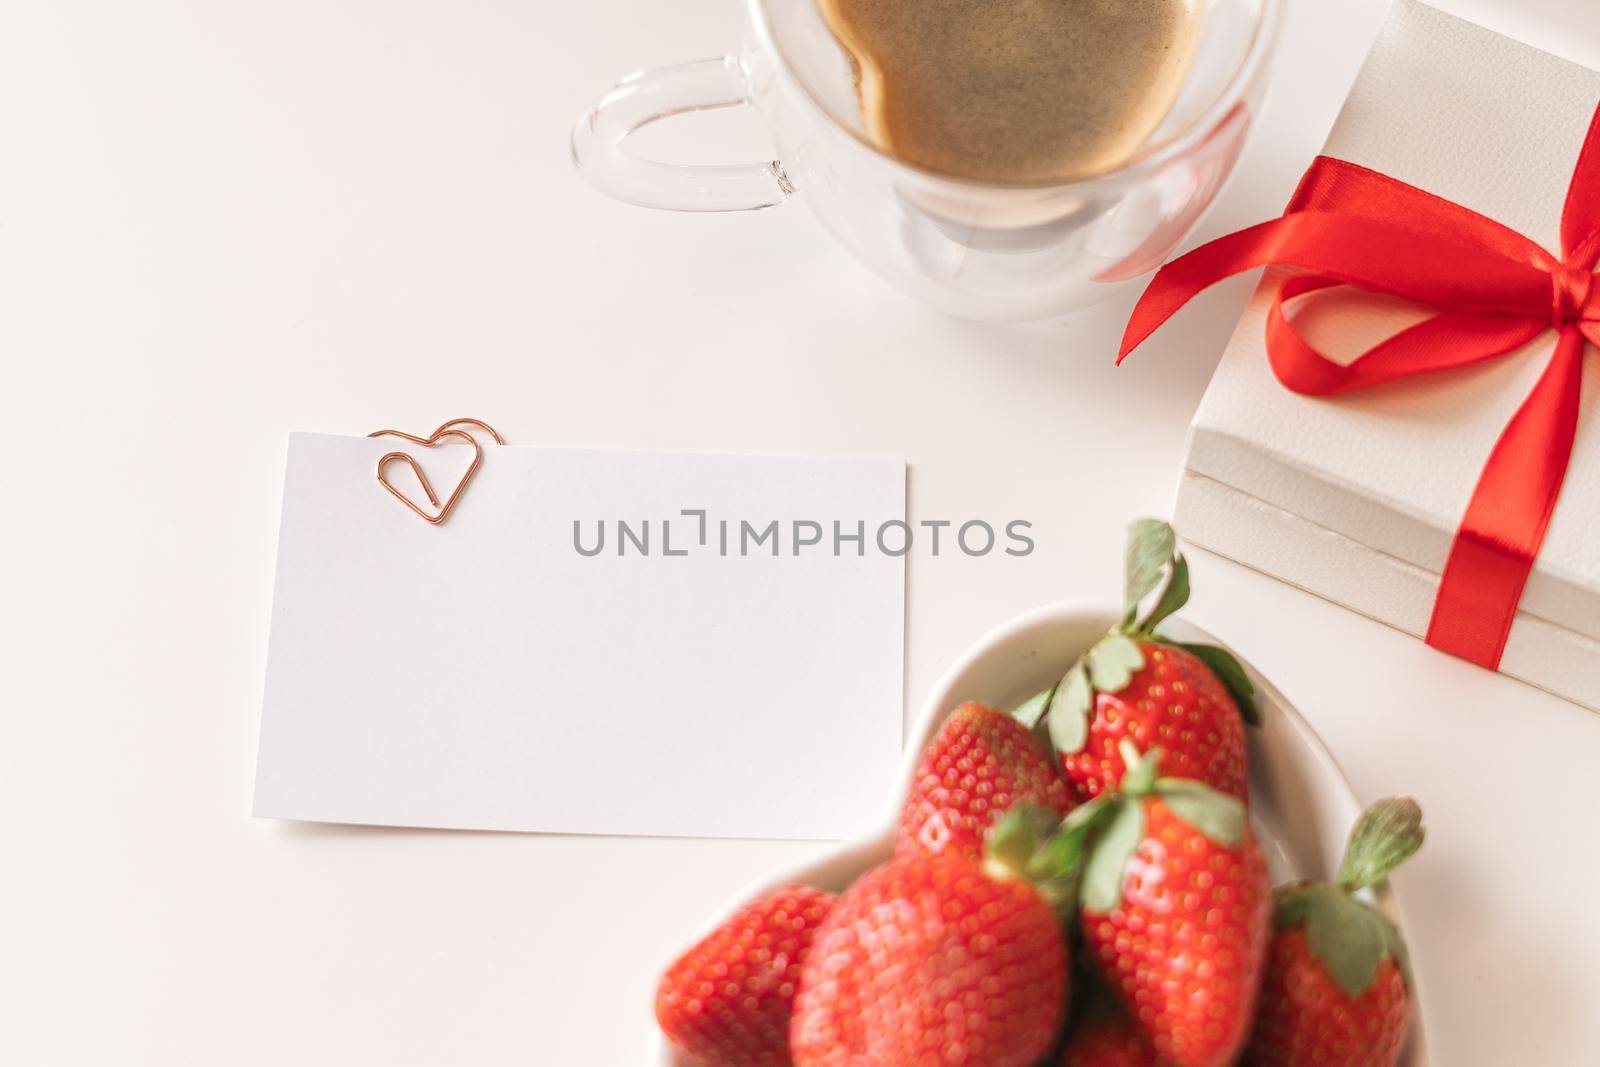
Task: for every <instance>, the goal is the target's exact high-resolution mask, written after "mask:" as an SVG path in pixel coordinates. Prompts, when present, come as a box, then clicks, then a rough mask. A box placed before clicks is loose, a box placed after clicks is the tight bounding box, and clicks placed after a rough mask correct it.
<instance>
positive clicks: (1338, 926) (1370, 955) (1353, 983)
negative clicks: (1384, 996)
mask: <svg viewBox="0 0 1600 1067" xmlns="http://www.w3.org/2000/svg"><path fill="white" fill-rule="evenodd" d="M1383 925H1384V924H1383V919H1382V917H1381V916H1379V915H1378V914H1377V913H1376V912H1374V911H1372V910H1371V909H1370V908H1368V907H1367V906H1366V905H1364V904H1362V903H1361V902H1359V901H1357V900H1355V899H1354V898H1352V897H1350V896H1349V895H1348V894H1346V893H1344V892H1342V891H1340V890H1339V889H1337V888H1335V887H1333V886H1322V887H1319V889H1318V890H1316V891H1313V892H1310V893H1308V894H1307V897H1306V908H1305V931H1306V944H1307V945H1308V946H1310V948H1311V952H1312V954H1313V955H1315V956H1316V957H1317V959H1319V960H1321V961H1322V965H1323V966H1324V967H1326V968H1327V969H1328V976H1329V977H1330V978H1332V979H1333V980H1334V982H1336V983H1337V984H1338V986H1339V988H1340V989H1343V990H1344V991H1345V992H1346V993H1348V994H1349V995H1350V996H1352V997H1359V996H1360V995H1361V994H1363V993H1365V992H1366V991H1367V990H1368V989H1371V988H1372V983H1373V982H1375V981H1377V978H1378V964H1379V963H1381V962H1382V961H1383V958H1384V957H1385V956H1386V955H1388V945H1387V938H1386V936H1385V934H1384V929H1383Z"/></svg>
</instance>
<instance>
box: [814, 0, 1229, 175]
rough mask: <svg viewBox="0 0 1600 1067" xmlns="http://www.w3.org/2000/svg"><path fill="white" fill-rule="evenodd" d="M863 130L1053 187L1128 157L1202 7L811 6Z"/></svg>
mask: <svg viewBox="0 0 1600 1067" xmlns="http://www.w3.org/2000/svg"><path fill="white" fill-rule="evenodd" d="M818 3H819V4H820V5H821V8H822V12H823V16H824V17H825V19H826V20H827V22H828V25H829V27H830V29H832V31H833V33H834V36H835V37H836V38H838V40H839V42H840V44H841V45H842V46H843V47H844V49H845V51H846V52H847V53H848V54H849V55H850V57H851V59H852V60H853V61H854V63H855V67H856V75H857V87H858V90H859V93H860V97H861V108H862V114H863V117H864V119H865V123H866V128H867V132H868V134H869V135H870V136H871V137H872V139H873V140H874V141H875V142H876V143H877V144H878V145H879V147H881V148H883V149H884V150H885V151H887V152H889V153H891V154H893V155H895V156H897V157H899V158H901V159H904V160H906V161H907V162H910V163H914V164H917V165H919V166H922V167H926V168H928V169H930V170H935V171H939V172H942V173H945V174H950V175H954V176H956V177H962V178H970V179H975V180H980V181H999V182H1041V181H1052V180H1065V179H1071V178H1074V177H1081V176H1084V175H1087V174H1093V173H1095V172H1098V171H1103V170H1106V169H1108V168H1111V167H1114V166H1116V165H1117V164H1118V163H1121V162H1123V161H1124V160H1126V159H1127V158H1129V157H1130V156H1131V155H1133V154H1134V153H1135V152H1136V151H1137V150H1138V148H1139V146H1140V145H1141V144H1142V143H1144V141H1145V140H1146V138H1148V137H1149V136H1150V134H1151V133H1152V132H1153V131H1154V130H1155V128H1156V127H1157V126H1158V125H1159V124H1160V123H1161V120H1162V118H1163V117H1164V116H1165V115H1166V114H1167V112H1168V110H1170V109H1171V107H1172V103H1173V100H1174V99H1175V98H1176V97H1177V94H1178V88H1179V86H1180V85H1181V84H1182V82H1183V79H1184V76H1185V74H1186V73H1187V71H1188V68H1189V62H1190V58H1191V56H1192V54H1193V52H1194V48H1195V43H1196V41H1197V39H1198V37H1199V30H1200V23H1201V20H1202V18H1203V14H1204V10H1203V5H1204V0H818Z"/></svg>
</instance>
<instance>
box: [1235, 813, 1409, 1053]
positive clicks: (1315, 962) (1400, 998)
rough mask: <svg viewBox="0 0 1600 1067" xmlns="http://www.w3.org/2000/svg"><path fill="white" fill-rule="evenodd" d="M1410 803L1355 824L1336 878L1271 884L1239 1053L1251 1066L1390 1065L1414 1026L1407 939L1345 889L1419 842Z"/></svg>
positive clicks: (1383, 871) (1373, 880)
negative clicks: (1271, 922)
mask: <svg viewBox="0 0 1600 1067" xmlns="http://www.w3.org/2000/svg"><path fill="white" fill-rule="evenodd" d="M1422 839H1423V829H1422V809H1420V808H1419V807H1417V804H1416V801H1414V800H1409V799H1404V800H1384V801H1380V802H1378V803H1377V804H1374V805H1373V806H1372V807H1371V808H1370V809H1368V811H1367V812H1366V814H1365V815H1363V816H1362V817H1361V819H1360V820H1359V821H1358V822H1357V823H1356V827H1355V830H1354V831H1353V832H1352V833H1351V835H1350V846H1349V848H1348V850H1347V851H1346V852H1345V859H1344V863H1343V865H1342V866H1341V867H1340V868H1339V881H1338V884H1337V885H1308V884H1302V885H1292V886H1285V887H1283V888H1282V889H1280V890H1278V894H1277V908H1276V915H1275V918H1276V920H1277V926H1278V932H1277V934H1276V936H1275V938H1274V939H1273V942H1272V952H1271V955H1270V956H1269V957H1268V960H1267V973H1266V977H1265V978H1264V979H1263V980H1262V984H1261V1009H1260V1011H1259V1012H1258V1014H1257V1015H1256V1025H1255V1031H1254V1033H1253V1034H1252V1035H1251V1037H1250V1046H1249V1048H1248V1049H1247V1050H1246V1051H1245V1056H1244V1061H1243V1062H1244V1063H1246V1064H1249V1065H1250V1067H1395V1064H1397V1063H1399V1062H1400V1053H1401V1052H1402V1051H1403V1050H1404V1048H1405V1043H1406V1032H1407V1031H1408V1030H1409V1029H1410V1026H1411V994H1410V991H1409V988H1408V985H1407V979H1406V953H1405V946H1404V945H1403V944H1402V943H1401V941H1400V934H1399V932H1398V931H1397V930H1395V928H1394V926H1393V925H1392V924H1391V923H1390V922H1389V920H1388V919H1385V918H1384V917H1383V916H1382V915H1380V914H1378V913H1377V912H1376V911H1374V910H1373V909H1372V908H1370V907H1368V906H1367V905H1366V904H1363V903H1362V902H1360V901H1359V900H1357V899H1356V898H1355V897H1354V896H1353V895H1352V894H1354V893H1355V892H1357V891H1358V890H1361V889H1364V888H1366V887H1367V886H1372V885H1377V884H1378V883H1379V882H1382V881H1383V880H1384V879H1385V878H1386V877H1388V875H1389V872H1390V871H1392V870H1394V868H1395V867H1397V866H1399V865H1400V864H1401V863H1403V862H1404V861H1405V860H1407V859H1408V858H1410V856H1411V855H1412V854H1413V853H1415V852H1416V851H1417V849H1418V848H1420V847H1421V846H1422Z"/></svg>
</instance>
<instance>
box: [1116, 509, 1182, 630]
mask: <svg viewBox="0 0 1600 1067" xmlns="http://www.w3.org/2000/svg"><path fill="white" fill-rule="evenodd" d="M1176 549H1177V539H1176V538H1175V537H1174V536H1173V533H1172V527H1171V526H1170V525H1168V524H1167V523H1164V522H1162V521H1161V520H1160V519H1140V520H1138V521H1137V522H1134V523H1132V524H1130V525H1129V526H1128V549H1127V557H1126V558H1127V562H1126V568H1125V573H1126V575H1127V585H1126V587H1125V588H1124V591H1123V602H1124V604H1126V606H1127V615H1126V617H1125V618H1124V620H1123V625H1125V626H1131V625H1133V622H1134V620H1135V619H1136V618H1138V615H1139V604H1140V602H1142V601H1143V600H1144V598H1145V597H1147V596H1149V595H1150V594H1151V593H1152V592H1154V591H1155V588H1156V586H1158V585H1160V584H1161V574H1162V572H1163V571H1164V570H1165V569H1166V566H1167V564H1169V563H1171V562H1172V556H1173V553H1174V552H1175V551H1176Z"/></svg>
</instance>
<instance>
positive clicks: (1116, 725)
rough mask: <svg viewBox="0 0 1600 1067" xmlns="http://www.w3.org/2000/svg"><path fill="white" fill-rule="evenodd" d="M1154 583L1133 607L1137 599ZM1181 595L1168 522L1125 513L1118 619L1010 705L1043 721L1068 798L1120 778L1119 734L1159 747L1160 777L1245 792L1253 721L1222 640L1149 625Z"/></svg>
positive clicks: (1184, 572) (1243, 679)
mask: <svg viewBox="0 0 1600 1067" xmlns="http://www.w3.org/2000/svg"><path fill="white" fill-rule="evenodd" d="M1158 586H1159V587H1160V593H1159V594H1158V595H1157V596H1156V598H1155V602H1154V603H1153V605H1152V606H1151V607H1150V609H1149V610H1148V611H1147V612H1145V613H1144V614H1142V615H1141V614H1140V610H1139V609H1140V605H1141V604H1142V603H1143V601H1144V600H1145V598H1146V597H1148V596H1149V595H1150V594H1151V593H1153V592H1155V591H1156V589H1157V587H1158ZM1188 599H1189V565H1188V564H1187V563H1186V562H1185V561H1184V558H1183V556H1182V554H1181V553H1179V552H1178V550H1177V542H1176V539H1175V537H1174V535H1173V532H1172V527H1171V526H1168V525H1167V524H1166V523H1164V522H1159V521H1157V520H1154V519H1144V520H1141V521H1140V522H1136V523H1134V524H1133V525H1132V526H1131V527H1129V531H1128V558H1127V590H1126V600H1127V610H1126V614H1125V616H1124V618H1123V621H1122V624H1121V625H1120V626H1118V627H1117V628H1116V629H1115V630H1113V631H1112V632H1111V633H1110V634H1108V635H1107V636H1106V637H1104V638H1103V639H1101V640H1100V641H1099V642H1098V643H1097V644H1096V645H1095V646H1094V647H1093V648H1091V649H1090V650H1089V651H1088V653H1087V654H1085V655H1084V656H1083V658H1082V659H1080V660H1078V662H1077V663H1075V664H1074V665H1073V667H1072V669H1071V670H1069V671H1068V672H1067V674H1066V676H1065V677H1064V678H1062V679H1061V681H1060V682H1058V683H1056V685H1055V686H1053V687H1052V688H1051V689H1049V690H1046V691H1045V692H1044V693H1041V694H1039V695H1038V696H1036V697H1034V698H1033V700H1030V701H1029V702H1028V703H1027V704H1024V705H1023V706H1022V707H1021V708H1018V709H1017V710H1016V711H1015V712H1014V713H1013V714H1014V715H1015V716H1016V717H1017V718H1018V719H1019V720H1020V721H1022V723H1023V724H1024V725H1026V726H1033V725H1035V724H1037V723H1038V721H1039V720H1040V719H1041V718H1043V719H1045V720H1046V721H1047V722H1048V724H1049V733H1050V738H1051V740H1052V741H1053V742H1054V744H1055V747H1056V749H1057V750H1058V751H1059V752H1060V754H1061V761H1062V764H1063V766H1064V768H1065V771H1066V776H1067V781H1068V782H1069V783H1071V785H1072V788H1073V791H1074V793H1075V794H1076V796H1077V798H1078V799H1080V800H1092V799H1093V798H1095V797H1097V796H1099V795H1100V794H1101V793H1103V792H1105V791H1106V790H1107V789H1109V788H1112V787H1113V786H1115V785H1116V783H1117V782H1119V781H1121V780H1122V776H1123V774H1124V773H1125V772H1126V771H1127V767H1126V766H1125V765H1124V764H1123V761H1122V757H1121V754H1120V747H1121V744H1122V742H1123V741H1124V740H1130V741H1132V742H1133V743H1134V744H1135V745H1137V746H1138V747H1139V749H1140V750H1141V751H1149V750H1153V749H1155V748H1157V747H1159V748H1160V749H1161V751H1162V752H1163V756H1162V759H1161V767H1160V772H1161V774H1162V776H1164V777H1167V778H1192V779H1195V780H1196V781H1201V782H1204V783H1206V784H1207V785H1209V786H1210V787H1211V788H1213V789H1215V790H1218V791H1219V792H1223V793H1227V794H1229V795H1231V796H1235V797H1238V798H1239V799H1240V800H1248V799H1249V797H1248V794H1247V792H1246V779H1245V740H1244V723H1245V722H1246V721H1248V722H1251V723H1255V722H1257V721H1258V717H1257V713H1256V707H1255V700H1254V696H1255V693H1254V686H1253V685H1252V684H1251V682H1250V676H1249V675H1248V674H1247V673H1246V672H1245V670H1244V668H1243V667H1242V666H1241V665H1240V664H1239V661H1238V660H1236V659H1235V658H1234V657H1233V654H1232V653H1230V652H1228V651H1227V650H1225V649H1222V648H1218V647H1216V646H1214V645H1194V644H1180V643H1178V642H1176V641H1172V640H1169V639H1167V638H1165V637H1162V636H1161V635H1159V634H1158V633H1156V627H1157V626H1159V625H1160V624H1161V623H1162V622H1163V621H1165V620H1166V619H1167V618H1168V617H1170V616H1171V615H1172V614H1173V613H1174V612H1176V611H1177V610H1178V609H1179V608H1181V607H1183V605H1184V604H1185V603H1187V601H1188Z"/></svg>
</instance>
